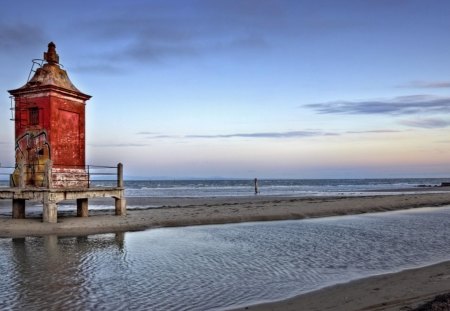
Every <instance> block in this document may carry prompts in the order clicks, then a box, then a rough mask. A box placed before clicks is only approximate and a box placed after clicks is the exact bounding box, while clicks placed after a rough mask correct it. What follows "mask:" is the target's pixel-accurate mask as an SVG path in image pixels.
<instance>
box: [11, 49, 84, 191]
mask: <svg viewBox="0 0 450 311" xmlns="http://www.w3.org/2000/svg"><path fill="white" fill-rule="evenodd" d="M43 61H44V62H43V64H42V65H41V66H40V67H39V68H37V70H35V72H34V76H33V77H32V78H31V79H30V80H29V81H28V82H27V83H26V84H25V85H24V86H22V87H20V88H18V89H15V90H10V91H8V92H9V93H10V94H11V95H12V96H13V97H14V101H15V106H14V109H15V112H14V119H15V142H16V144H15V158H16V169H15V171H14V173H13V177H12V183H13V186H21V187H27V186H32V187H33V186H34V187H47V188H58V187H87V186H88V177H87V172H86V169H85V165H86V163H85V149H86V147H85V146H86V143H85V106H86V101H87V100H88V99H89V98H91V96H89V95H86V94H84V93H82V92H80V91H79V90H78V89H77V88H76V87H75V86H74V85H73V84H72V82H71V81H70V79H69V77H68V75H67V72H66V71H65V70H63V69H62V68H61V65H60V64H59V56H58V54H57V53H56V46H55V44H54V43H53V42H50V43H49V44H48V51H47V52H46V53H44V60H43Z"/></svg>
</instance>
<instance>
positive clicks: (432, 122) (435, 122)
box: [400, 118, 450, 129]
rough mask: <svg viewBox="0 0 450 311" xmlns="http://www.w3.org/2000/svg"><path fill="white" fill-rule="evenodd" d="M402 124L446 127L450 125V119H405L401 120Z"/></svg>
mask: <svg viewBox="0 0 450 311" xmlns="http://www.w3.org/2000/svg"><path fill="white" fill-rule="evenodd" d="M400 124H403V125H406V126H411V127H419V128H426V129H434V128H444V127H448V126H450V120H444V119H439V118H428V119H417V120H404V121H400Z"/></svg>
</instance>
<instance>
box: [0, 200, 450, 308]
mask: <svg viewBox="0 0 450 311" xmlns="http://www.w3.org/2000/svg"><path fill="white" fill-rule="evenodd" d="M449 228H450V208H440V209H430V210H429V211H426V210H417V211H408V212H400V213H399V212H395V213H386V214H373V215H363V216H348V217H347V216H346V217H335V218H326V219H312V220H301V221H283V222H266V223H246V224H236V225H222V226H202V227H187V228H166V229H155V230H150V231H145V232H128V233H118V234H106V235H94V236H87V237H56V236H47V237H42V238H39V237H33V238H25V239H0V273H1V275H2V278H0V288H2V291H0V309H2V310H3V309H6V310H8V309H11V310H30V309H46V310H93V309H104V310H110V309H111V310H112V309H113V310H129V309H133V310H214V309H218V310H220V309H223V308H227V307H231V306H236V305H241V304H248V303H251V302H258V301H262V300H265V299H266V300H276V299H282V298H286V296H290V295H294V294H297V293H299V292H305V291H309V290H313V289H316V288H319V287H323V286H326V285H329V284H333V283H336V282H342V281H346V280H349V279H353V278H358V277H363V276H368V275H372V274H377V273H381V272H390V271H395V270H398V269H404V268H409V267H414V266H420V265H423V264H427V263H432V262H436V261H441V260H445V259H447V260H448V259H450V252H449V248H448V245H450V244H449V243H450V234H449V233H450V232H449V230H450V229H449Z"/></svg>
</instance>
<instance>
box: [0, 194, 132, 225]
mask: <svg viewBox="0 0 450 311" xmlns="http://www.w3.org/2000/svg"><path fill="white" fill-rule="evenodd" d="M124 192H125V190H124V188H123V187H111V188H53V189H52V188H30V187H26V188H0V199H3V200H12V218H15V219H21V218H25V205H26V201H27V200H33V201H40V202H42V205H43V212H42V219H43V222H48V223H57V222H58V203H59V202H61V201H64V200H76V201H77V216H78V217H87V216H89V206H88V200H89V199H93V198H114V199H115V208H116V215H118V216H120V215H126V200H125V197H124Z"/></svg>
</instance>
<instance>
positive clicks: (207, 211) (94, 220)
mask: <svg viewBox="0 0 450 311" xmlns="http://www.w3.org/2000/svg"><path fill="white" fill-rule="evenodd" d="M94 203H95V204H101V205H109V206H111V208H110V209H105V210H92V211H90V217H87V218H77V217H74V216H75V215H76V207H75V205H74V208H73V212H72V211H70V212H60V213H59V215H58V223H56V224H48V223H42V220H41V217H40V216H35V217H32V218H30V217H29V218H27V219H11V216H10V215H11V207H10V204H11V202H10V201H7V200H3V201H2V202H1V205H0V211H1V213H0V214H1V216H0V237H23V236H39V235H48V234H57V235H87V234H95V233H108V232H117V231H135V230H144V229H149V228H158V227H176V226H193V225H206V224H224V223H237V222H249V221H270V220H290V219H304V218H313V217H326V216H337V215H350V214H362V213H371V212H383V211H392V210H400V209H408V208H417V207H433V206H443V205H449V204H450V191H448V189H447V191H441V192H439V193H427V192H419V193H416V192H415V193H410V194H401V195H371V194H370V193H368V194H367V195H365V196H356V197H349V196H339V197H276V196H248V197H216V198H150V197H147V198H136V197H130V198H127V204H128V206H129V210H128V213H127V216H114V210H113V207H112V206H113V200H112V199H97V200H95V201H94ZM72 204H73V202H72ZM136 207H139V208H136Z"/></svg>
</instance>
